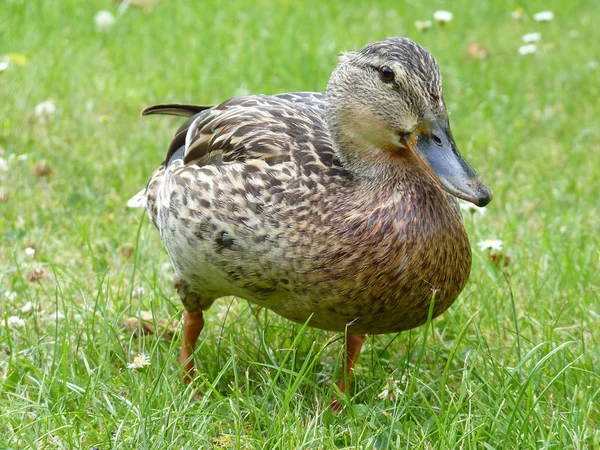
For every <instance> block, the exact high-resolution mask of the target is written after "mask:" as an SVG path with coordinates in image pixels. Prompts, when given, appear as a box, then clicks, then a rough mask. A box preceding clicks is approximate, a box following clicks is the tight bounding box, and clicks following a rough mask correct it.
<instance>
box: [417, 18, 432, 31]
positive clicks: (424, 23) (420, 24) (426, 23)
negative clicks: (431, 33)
mask: <svg viewBox="0 0 600 450" xmlns="http://www.w3.org/2000/svg"><path fill="white" fill-rule="evenodd" d="M431 25H432V23H431V20H417V21H416V22H415V28H416V29H417V30H419V31H425V30H427V29H428V28H431Z"/></svg>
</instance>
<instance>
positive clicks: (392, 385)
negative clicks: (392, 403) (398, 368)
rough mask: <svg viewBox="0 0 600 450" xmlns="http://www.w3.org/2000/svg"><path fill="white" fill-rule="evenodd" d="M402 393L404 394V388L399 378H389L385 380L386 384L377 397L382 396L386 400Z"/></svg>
mask: <svg viewBox="0 0 600 450" xmlns="http://www.w3.org/2000/svg"><path fill="white" fill-rule="evenodd" d="M400 394H402V389H400V387H399V386H398V380H394V379H393V378H388V380H387V381H386V382H385V386H383V389H382V391H381V392H380V393H379V395H378V396H377V397H379V398H382V399H384V400H385V399H388V400H394V399H395V398H397V397H398V395H400Z"/></svg>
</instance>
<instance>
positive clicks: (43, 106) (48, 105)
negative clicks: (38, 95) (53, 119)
mask: <svg viewBox="0 0 600 450" xmlns="http://www.w3.org/2000/svg"><path fill="white" fill-rule="evenodd" d="M55 112H56V106H54V103H52V102H51V101H45V102H42V103H38V104H37V105H36V106H35V115H36V116H38V118H40V119H41V120H44V119H45V118H46V117H48V116H51V115H52V114H54V113H55Z"/></svg>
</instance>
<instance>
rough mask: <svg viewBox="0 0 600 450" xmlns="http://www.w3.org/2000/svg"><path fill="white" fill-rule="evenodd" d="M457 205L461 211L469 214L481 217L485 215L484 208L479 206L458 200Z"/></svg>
mask: <svg viewBox="0 0 600 450" xmlns="http://www.w3.org/2000/svg"><path fill="white" fill-rule="evenodd" d="M458 204H459V206H460V209H461V210H462V211H465V212H469V213H471V214H474V213H478V214H479V215H481V216H483V215H485V212H486V209H485V207H483V208H480V207H479V206H477V205H474V204H473V203H471V202H466V201H464V200H458Z"/></svg>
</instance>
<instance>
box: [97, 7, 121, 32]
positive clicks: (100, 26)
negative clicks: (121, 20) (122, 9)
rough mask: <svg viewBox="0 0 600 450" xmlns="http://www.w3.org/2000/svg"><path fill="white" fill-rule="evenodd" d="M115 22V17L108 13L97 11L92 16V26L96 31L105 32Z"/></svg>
mask: <svg viewBox="0 0 600 450" xmlns="http://www.w3.org/2000/svg"><path fill="white" fill-rule="evenodd" d="M115 21H116V19H115V16H113V15H112V13H111V12H110V11H98V12H97V13H96V15H95V16H94V25H96V29H97V30H98V31H107V30H108V29H109V28H110V27H112V26H113V25H114V24H115Z"/></svg>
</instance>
